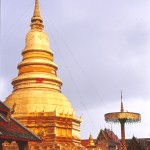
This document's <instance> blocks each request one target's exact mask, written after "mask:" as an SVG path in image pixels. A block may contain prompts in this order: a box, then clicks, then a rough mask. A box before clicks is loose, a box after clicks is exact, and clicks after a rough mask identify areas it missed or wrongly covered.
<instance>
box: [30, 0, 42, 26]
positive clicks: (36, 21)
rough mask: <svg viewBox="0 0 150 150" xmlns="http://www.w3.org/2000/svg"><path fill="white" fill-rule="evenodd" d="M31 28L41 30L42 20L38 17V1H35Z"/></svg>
mask: <svg viewBox="0 0 150 150" xmlns="http://www.w3.org/2000/svg"><path fill="white" fill-rule="evenodd" d="M31 27H32V28H43V27H44V25H43V19H42V17H41V15H40V7H39V1H38V0H35V7H34V13H33V17H32V18H31Z"/></svg>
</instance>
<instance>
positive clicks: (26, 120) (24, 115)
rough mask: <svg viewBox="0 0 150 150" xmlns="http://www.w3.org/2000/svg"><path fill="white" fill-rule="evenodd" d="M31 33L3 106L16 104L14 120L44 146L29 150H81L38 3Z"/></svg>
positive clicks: (77, 128)
mask: <svg viewBox="0 0 150 150" xmlns="http://www.w3.org/2000/svg"><path fill="white" fill-rule="evenodd" d="M30 26H31V30H30V31H29V32H28V33H27V36H26V44H25V48H24V49H23V51H22V56H23V59H22V62H21V63H19V64H18V70H19V73H18V77H16V78H15V79H13V81H12V85H13V87H14V90H13V92H12V94H11V95H9V96H8V97H7V98H6V101H5V104H6V105H7V106H9V107H12V106H13V104H14V103H16V108H15V113H14V115H13V117H15V118H16V119H17V120H18V121H20V122H21V123H23V124H24V125H25V126H26V127H27V128H29V129H30V130H32V131H33V132H34V133H35V134H37V135H39V136H40V137H41V138H42V139H43V142H42V143H41V144H40V145H36V144H35V145H30V147H31V148H32V149H38V148H40V147H41V148H43V147H44V149H51V148H52V147H53V148H54V149H56V148H57V149H63V148H64V147H66V146H67V150H69V149H82V148H81V146H80V137H79V133H80V129H79V127H80V123H81V118H78V117H76V116H75V115H74V110H73V108H72V106H71V103H70V102H69V101H68V99H67V98H66V97H65V96H64V95H63V94H62V93H61V86H62V81H61V80H60V79H59V78H58V77H57V69H58V67H57V65H56V64H55V63H54V62H53V52H52V50H51V49H50V46H49V40H48V36H47V34H46V33H45V32H44V30H43V28H44V25H43V20H42V18H41V16H40V10H39V2H38V0H36V1H35V10H34V15H33V17H32V18H31V25H30Z"/></svg>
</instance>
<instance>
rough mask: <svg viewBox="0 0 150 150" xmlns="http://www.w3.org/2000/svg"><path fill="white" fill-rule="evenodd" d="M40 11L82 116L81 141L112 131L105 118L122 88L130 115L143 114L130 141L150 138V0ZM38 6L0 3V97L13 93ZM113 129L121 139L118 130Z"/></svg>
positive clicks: (68, 2) (60, 0)
mask: <svg viewBox="0 0 150 150" xmlns="http://www.w3.org/2000/svg"><path fill="white" fill-rule="evenodd" d="M40 6H41V15H42V17H43V20H44V24H45V31H46V32H47V33H48V35H49V39H50V47H51V49H52V50H53V52H54V58H55V62H56V63H57V65H58V67H59V70H58V76H59V77H60V78H61V79H62V81H63V87H62V91H63V93H64V95H65V96H66V97H68V99H69V101H70V102H71V103H72V106H73V108H74V109H75V110H76V114H77V116H80V115H81V116H82V118H83V122H82V125H81V137H82V138H88V136H89V134H90V133H91V134H93V137H96V136H97V135H98V132H99V130H100V129H101V128H105V127H107V128H108V127H110V125H108V124H107V123H105V121H104V114H105V113H108V112H113V111H119V110H120V91H121V90H122V91H123V101H124V106H125V110H127V111H134V112H138V113H141V115H142V122H141V123H140V124H133V125H127V130H126V136H127V138H131V137H132V136H133V135H135V136H137V137H150V129H149V124H150V120H148V119H149V118H148V114H149V112H150V111H149V107H148V106H150V92H149V90H150V67H149V64H150V17H149V16H150V9H149V8H150V1H148V0H144V1H142V0H132V1H131V0H122V1H119V0H113V1H111V0H44V1H42V0H40ZM33 7H34V0H24V1H23V0H22V1H19V0H2V1H1V49H0V68H1V70H0V83H1V84H0V99H1V100H5V98H6V97H7V96H8V95H9V94H10V93H11V92H12V85H11V81H12V79H13V78H14V77H16V76H17V73H18V71H17V64H18V63H19V62H20V61H21V59H22V56H21V52H22V50H23V48H24V46H25V45H24V44H25V36H26V33H27V32H28V30H29V25H30V19H31V17H32V14H33ZM112 128H113V130H114V132H115V133H116V134H117V135H118V136H119V137H120V131H119V125H113V126H112Z"/></svg>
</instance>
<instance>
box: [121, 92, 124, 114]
mask: <svg viewBox="0 0 150 150" xmlns="http://www.w3.org/2000/svg"><path fill="white" fill-rule="evenodd" d="M121 112H124V108H123V102H122V91H121Z"/></svg>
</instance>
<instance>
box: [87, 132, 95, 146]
mask: <svg viewBox="0 0 150 150" xmlns="http://www.w3.org/2000/svg"><path fill="white" fill-rule="evenodd" d="M88 146H95V143H94V140H93V137H92V134H91V133H90V136H89V144H88Z"/></svg>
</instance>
